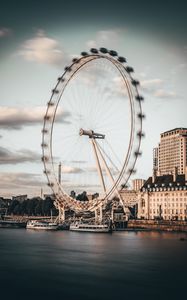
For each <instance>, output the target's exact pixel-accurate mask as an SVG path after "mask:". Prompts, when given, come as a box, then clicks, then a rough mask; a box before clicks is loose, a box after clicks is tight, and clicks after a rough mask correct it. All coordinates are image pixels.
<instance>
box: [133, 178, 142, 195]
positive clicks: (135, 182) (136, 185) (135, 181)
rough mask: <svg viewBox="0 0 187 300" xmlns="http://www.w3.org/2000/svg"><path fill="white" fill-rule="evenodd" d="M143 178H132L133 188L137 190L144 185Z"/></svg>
mask: <svg viewBox="0 0 187 300" xmlns="http://www.w3.org/2000/svg"><path fill="white" fill-rule="evenodd" d="M144 183H145V180H144V179H133V180H132V186H133V190H134V191H136V192H138V191H139V190H140V189H141V187H142V186H143V185H144Z"/></svg>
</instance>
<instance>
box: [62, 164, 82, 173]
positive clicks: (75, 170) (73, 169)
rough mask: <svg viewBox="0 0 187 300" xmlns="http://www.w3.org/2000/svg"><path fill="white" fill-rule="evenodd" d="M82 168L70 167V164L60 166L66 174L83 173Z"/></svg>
mask: <svg viewBox="0 0 187 300" xmlns="http://www.w3.org/2000/svg"><path fill="white" fill-rule="evenodd" d="M83 172H84V170H82V169H81V168H76V167H71V166H63V167H62V173H66V174H77V173H83Z"/></svg>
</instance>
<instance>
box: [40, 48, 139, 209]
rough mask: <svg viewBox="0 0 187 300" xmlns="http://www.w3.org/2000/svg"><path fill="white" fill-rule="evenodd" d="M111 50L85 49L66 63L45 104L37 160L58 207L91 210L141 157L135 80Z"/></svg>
mask: <svg viewBox="0 0 187 300" xmlns="http://www.w3.org/2000/svg"><path fill="white" fill-rule="evenodd" d="M132 73H133V68H132V67H130V66H128V65H127V63H126V59H125V58H124V57H122V56H119V55H118V53H117V52H116V51H114V50H107V49H106V48H100V49H95V48H92V49H90V52H82V53H81V56H80V57H77V58H74V59H73V60H72V63H71V64H70V65H69V66H67V67H66V68H65V70H64V73H63V74H62V76H60V77H59V78H58V80H57V83H56V85H55V87H54V88H53V89H52V94H51V97H50V100H49V102H48V103H47V110H46V113H45V116H44V123H43V130H42V152H43V156H42V161H43V163H44V173H45V174H46V176H47V180H48V185H49V186H50V188H51V189H52V192H53V193H54V195H55V198H56V202H57V204H58V207H59V208H60V207H63V208H64V207H68V208H70V209H72V210H75V211H81V210H90V211H92V210H94V209H95V208H98V207H101V206H102V205H103V204H104V203H105V204H106V203H107V201H108V200H109V199H112V198H114V196H115V195H116V196H117V197H118V198H119V199H120V201H121V204H122V205H123V201H122V199H121V196H120V193H119V189H120V187H121V185H122V184H123V187H125V186H126V185H127V183H128V180H129V178H130V176H131V174H133V173H134V172H135V163H136V160H137V158H138V156H140V155H141V152H140V144H141V139H142V137H143V136H144V134H143V132H142V120H143V118H144V114H143V113H142V108H141V102H142V101H143V97H142V96H141V95H140V94H139V92H138V85H139V82H138V81H137V80H135V79H134V78H133V77H132Z"/></svg>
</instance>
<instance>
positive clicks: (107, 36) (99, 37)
mask: <svg viewBox="0 0 187 300" xmlns="http://www.w3.org/2000/svg"><path fill="white" fill-rule="evenodd" d="M120 33H121V30H120V29H111V30H100V31H98V32H97V33H96V35H95V37H94V38H93V39H92V40H89V41H88V42H87V43H86V46H87V47H89V48H92V47H96V48H97V47H108V48H111V49H112V48H113V47H114V45H115V47H116V46H117V45H118V43H119V42H120Z"/></svg>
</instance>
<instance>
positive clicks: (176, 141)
mask: <svg viewBox="0 0 187 300" xmlns="http://www.w3.org/2000/svg"><path fill="white" fill-rule="evenodd" d="M156 149H157V148H155V151H154V155H153V160H154V161H153V170H155V169H156V171H157V172H156V174H157V175H166V174H173V172H174V169H175V168H177V170H178V174H185V170H186V166H187V128H175V129H172V130H169V131H166V132H164V133H161V137H160V143H159V147H158V153H157V150H156ZM157 154H158V155H157ZM157 165H158V168H157Z"/></svg>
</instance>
